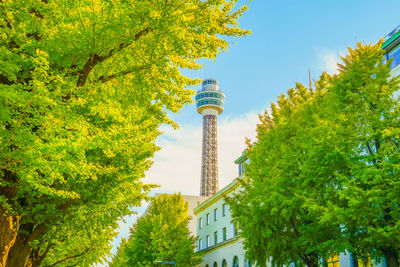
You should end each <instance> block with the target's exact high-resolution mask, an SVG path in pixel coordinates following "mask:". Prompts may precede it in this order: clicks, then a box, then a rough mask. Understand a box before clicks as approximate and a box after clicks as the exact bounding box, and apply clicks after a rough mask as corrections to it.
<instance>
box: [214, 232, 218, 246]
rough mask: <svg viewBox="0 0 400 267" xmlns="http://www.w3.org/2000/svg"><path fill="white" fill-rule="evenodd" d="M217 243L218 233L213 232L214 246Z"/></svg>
mask: <svg viewBox="0 0 400 267" xmlns="http://www.w3.org/2000/svg"><path fill="white" fill-rule="evenodd" d="M217 243H218V232H214V245H216V244H217Z"/></svg>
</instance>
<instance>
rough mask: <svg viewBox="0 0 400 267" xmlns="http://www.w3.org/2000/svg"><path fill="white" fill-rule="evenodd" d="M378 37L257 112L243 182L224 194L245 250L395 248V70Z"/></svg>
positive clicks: (318, 253)
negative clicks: (334, 70) (332, 70)
mask: <svg viewBox="0 0 400 267" xmlns="http://www.w3.org/2000/svg"><path fill="white" fill-rule="evenodd" d="M380 45H381V43H378V44H376V45H361V44H357V48H356V49H350V48H349V55H348V56H346V57H344V58H343V64H341V65H339V73H338V74H337V75H334V76H333V77H330V76H329V75H327V74H323V75H322V76H321V78H320V80H318V81H316V82H315V89H314V90H311V89H306V88H304V87H303V86H302V85H300V84H297V85H296V88H294V89H290V90H289V91H288V94H287V96H285V95H282V96H280V98H279V100H278V101H277V104H276V105H275V104H272V105H271V111H270V112H268V111H266V113H265V114H264V115H261V116H260V121H261V122H260V124H259V125H258V128H257V131H258V132H257V133H258V135H257V141H256V142H255V143H254V144H253V145H251V146H250V147H249V153H248V157H249V159H250V163H249V165H248V166H247V168H246V177H245V178H244V179H243V181H242V183H243V186H244V189H245V190H243V191H241V193H239V194H237V195H235V196H234V197H233V198H231V199H230V204H231V208H232V212H233V218H234V221H236V222H238V223H239V227H240V228H241V230H242V235H243V237H244V240H245V247H246V249H247V250H248V255H249V257H250V258H252V259H255V260H257V261H258V262H260V263H265V262H266V260H267V259H270V260H271V259H272V261H273V262H274V263H276V264H285V263H286V264H287V263H290V262H295V261H297V262H302V263H303V264H306V265H308V266H317V264H318V261H319V260H320V259H321V258H327V257H329V256H330V255H332V254H333V253H337V252H343V251H345V250H347V251H350V252H355V253H356V254H357V255H358V256H360V257H364V258H365V257H368V256H373V257H378V256H383V255H385V256H386V257H387V258H390V255H389V254H388V253H387V252H385V251H390V252H391V253H392V254H393V255H396V253H397V254H398V252H399V248H398V244H399V242H398V240H399V239H400V236H399V229H400V228H399V226H400V225H399V223H398V222H399V219H400V218H399V214H400V213H399V212H400V210H399V203H400V199H399V195H398V188H399V187H398V186H399V182H400V178H399V175H398V166H399V129H400V128H399V118H400V116H399V115H400V114H399V111H400V109H399V108H400V107H399V102H398V99H396V97H395V96H394V92H395V91H396V90H398V89H399V79H398V78H390V68H389V65H388V64H386V65H385V64H383V63H382V60H381V59H382V56H383V53H384V52H382V51H381V50H380ZM393 266H395V265H393Z"/></svg>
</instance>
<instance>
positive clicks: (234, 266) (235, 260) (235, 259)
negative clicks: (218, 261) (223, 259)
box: [232, 256, 239, 267]
mask: <svg viewBox="0 0 400 267" xmlns="http://www.w3.org/2000/svg"><path fill="white" fill-rule="evenodd" d="M232 267H239V258H238V257H237V256H235V257H233V262H232Z"/></svg>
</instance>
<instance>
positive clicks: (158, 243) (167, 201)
mask: <svg viewBox="0 0 400 267" xmlns="http://www.w3.org/2000/svg"><path fill="white" fill-rule="evenodd" d="M189 219H190V217H189V216H188V204H187V202H186V201H185V200H184V199H183V197H182V196H181V195H180V194H174V195H167V194H162V195H159V196H157V197H156V198H155V199H153V200H152V202H151V204H150V206H149V207H148V209H147V211H146V213H145V214H144V215H143V216H142V217H141V218H139V219H138V221H137V222H136V224H135V225H134V226H133V228H132V229H131V236H130V237H129V240H128V243H127V244H126V245H123V246H122V250H123V252H124V253H123V254H124V255H122V256H120V252H118V257H117V256H116V257H115V258H114V261H113V263H112V264H111V266H114V265H113V264H114V262H115V264H117V263H118V262H127V263H128V266H154V265H155V261H175V262H176V263H177V265H178V266H187V267H189V266H195V265H196V264H198V263H199V262H200V257H199V256H198V255H196V254H195V251H194V249H195V246H196V238H195V237H193V236H191V235H190V232H189V228H188V223H189ZM116 266H118V265H116Z"/></svg>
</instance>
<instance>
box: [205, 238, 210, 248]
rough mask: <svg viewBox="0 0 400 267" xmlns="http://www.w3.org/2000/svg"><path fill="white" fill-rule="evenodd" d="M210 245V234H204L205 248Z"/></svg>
mask: <svg viewBox="0 0 400 267" xmlns="http://www.w3.org/2000/svg"><path fill="white" fill-rule="evenodd" d="M209 246H210V236H209V235H208V236H206V248H208V247H209Z"/></svg>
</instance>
